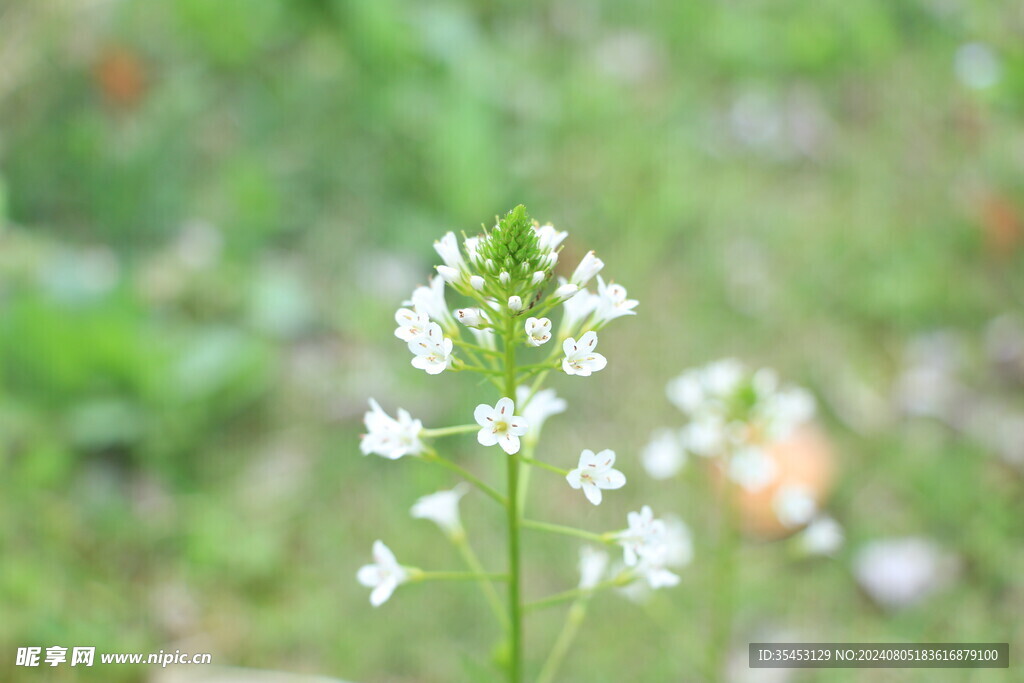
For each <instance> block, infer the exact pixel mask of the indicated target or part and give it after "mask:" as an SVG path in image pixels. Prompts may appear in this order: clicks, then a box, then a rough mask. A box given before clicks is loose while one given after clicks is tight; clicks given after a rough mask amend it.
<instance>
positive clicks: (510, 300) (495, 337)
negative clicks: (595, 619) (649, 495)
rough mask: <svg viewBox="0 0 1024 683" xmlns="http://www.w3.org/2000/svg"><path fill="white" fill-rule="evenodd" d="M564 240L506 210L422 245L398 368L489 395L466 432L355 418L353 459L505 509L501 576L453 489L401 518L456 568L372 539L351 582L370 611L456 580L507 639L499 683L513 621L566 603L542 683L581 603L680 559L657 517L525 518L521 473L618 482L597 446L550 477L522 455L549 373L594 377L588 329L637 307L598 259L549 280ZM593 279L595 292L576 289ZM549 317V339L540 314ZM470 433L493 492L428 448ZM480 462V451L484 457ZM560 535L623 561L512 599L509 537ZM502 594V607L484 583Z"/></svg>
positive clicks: (658, 578) (543, 404) (662, 571)
mask: <svg viewBox="0 0 1024 683" xmlns="http://www.w3.org/2000/svg"><path fill="white" fill-rule="evenodd" d="M566 237H567V233H566V232H563V231H558V230H556V229H555V228H554V227H553V226H551V225H539V224H538V223H537V222H535V221H533V220H531V219H530V217H529V216H528V215H527V213H526V210H525V209H524V208H523V207H522V206H518V207H516V208H515V209H513V210H512V211H510V212H509V213H508V214H506V215H505V216H504V217H503V218H501V219H500V220H499V221H498V222H497V224H496V225H495V226H494V227H493V228H491V229H490V230H485V231H484V233H483V234H480V235H476V236H472V237H464V239H463V240H462V241H461V248H460V244H459V240H458V239H457V238H456V236H455V234H454V233H451V232H449V233H447V234H446V235H445V236H444V237H442V238H441V239H440V240H438V241H437V242H435V244H434V248H435V250H436V251H437V253H438V255H439V256H440V258H441V261H442V262H443V263H442V264H440V265H438V266H437V273H438V277H435V278H433V279H432V280H431V281H430V283H429V284H428V285H426V286H422V287H418V288H417V289H416V290H415V291H414V292H413V294H412V297H411V298H410V300H409V301H407V302H405V303H404V304H403V306H402V307H401V308H399V309H398V311H397V312H396V314H395V322H396V323H397V325H398V327H397V328H396V329H395V336H396V337H398V338H399V339H400V340H402V341H404V342H405V343H406V344H407V346H408V348H409V351H410V352H411V353H412V354H413V357H412V359H411V364H412V366H413V367H414V368H416V369H419V370H423V371H424V372H426V373H428V374H430V375H440V374H442V373H445V372H471V373H475V374H478V375H481V376H482V377H483V378H484V380H483V381H484V382H485V383H489V384H490V385H491V387H493V391H492V392H491V393H490V395H489V396H487V397H486V400H485V401H484V402H481V403H480V405H478V406H477V408H476V410H475V411H474V412H473V422H472V423H470V424H465V425H457V426H452V427H442V428H435V429H426V428H424V427H423V425H422V423H421V422H420V421H419V420H416V419H413V418H412V416H411V415H410V414H409V413H408V412H406V411H405V410H401V409H399V410H398V413H397V418H393V417H391V416H390V415H388V414H387V413H385V412H384V411H383V410H382V409H381V407H380V406H379V405H378V404H377V402H376V401H373V400H372V399H371V401H370V406H371V410H370V411H369V412H367V413H366V417H365V424H366V434H364V435H363V437H362V442H361V444H360V447H361V450H362V452H363V453H364V454H371V453H373V454H377V455H380V456H382V457H384V458H387V459H391V460H398V459H401V458H419V459H421V460H424V461H427V462H431V463H436V464H438V465H441V466H443V467H446V468H448V469H449V470H451V471H453V472H454V473H455V474H457V475H458V476H460V477H461V478H462V479H464V480H465V482H468V484H471V485H473V486H475V487H476V488H477V489H478V490H479V491H480V492H482V493H483V494H484V495H486V496H487V497H489V498H490V499H492V500H493V501H494V502H496V503H498V504H499V505H501V506H503V507H504V508H505V519H506V532H507V540H508V559H507V567H506V568H505V569H504V570H503V571H499V572H488V571H486V570H485V569H484V567H483V565H482V563H481V562H480V560H479V558H478V557H477V555H476V554H475V553H474V551H473V550H472V548H471V546H470V543H469V541H468V539H467V535H466V532H465V530H464V528H463V526H462V523H461V521H460V518H459V503H460V500H461V498H462V497H463V495H465V494H466V492H467V490H468V489H467V485H466V484H460V485H458V486H457V487H456V488H454V489H452V490H450V491H440V492H437V493H433V494H430V495H428V496H425V497H423V498H421V499H420V500H419V501H417V502H416V504H415V505H414V506H413V509H412V514H413V516H414V517H419V518H425V519H429V520H432V521H434V522H435V523H436V524H437V525H438V527H439V528H440V529H441V530H442V531H443V532H444V533H445V535H446V536H447V537H448V539H449V540H450V541H451V542H452V543H453V544H454V545H455V546H456V547H457V548H458V550H459V551H460V553H461V555H462V557H463V559H464V560H465V562H466V565H467V569H468V571H459V572H450V571H443V572H440V571H424V570H422V569H419V568H417V567H412V566H407V565H403V564H400V563H399V562H398V560H397V559H396V557H395V555H394V554H393V553H392V552H391V550H390V549H389V548H388V547H387V546H386V545H384V543H383V542H381V541H377V542H376V543H375V544H374V549H373V556H374V560H375V561H374V563H373V564H370V565H366V566H365V567H363V568H362V569H360V570H359V572H358V579H359V581H360V582H361V583H363V584H364V585H366V586H367V587H371V588H372V589H373V591H372V593H371V596H370V601H371V603H372V604H373V605H374V606H379V605H381V604H383V603H384V602H385V601H387V600H388V598H390V597H391V595H392V593H393V592H394V591H395V589H396V588H398V587H399V586H400V585H402V584H406V583H413V582H420V581H428V580H441V579H465V580H470V581H475V582H477V583H479V585H480V586H481V589H482V591H483V593H484V596H485V598H486V599H487V601H488V602H489V603H490V606H491V608H492V609H493V611H494V613H495V615H496V617H497V620H498V622H499V625H500V627H501V628H502V629H503V630H504V632H505V634H506V641H505V642H506V643H507V647H506V648H504V650H505V651H506V652H507V657H506V661H504V662H503V663H504V665H505V666H506V668H507V672H508V678H509V680H511V681H519V680H521V678H522V676H523V667H524V644H523V615H524V613H526V612H528V611H533V610H536V609H540V608H542V607H547V606H550V605H557V604H560V603H563V602H572V607H571V609H570V610H569V613H568V617H567V621H566V626H565V628H564V629H563V632H562V636H561V637H560V638H559V639H558V640H557V641H556V643H555V646H554V648H553V651H552V653H551V655H550V656H549V658H548V659H547V661H546V663H545V664H544V666H543V668H542V669H541V670H540V680H551V679H552V678H553V677H554V675H555V673H556V671H557V668H558V666H559V664H560V662H561V660H562V659H563V658H564V656H565V654H566V652H567V649H568V647H569V644H570V642H571V640H572V638H573V636H574V634H575V632H576V629H577V627H578V625H579V622H580V621H581V620H582V617H583V615H584V613H585V609H586V605H587V603H588V601H589V599H590V597H591V596H592V595H593V594H594V593H595V592H597V591H599V590H602V589H607V588H612V587H625V586H628V585H630V584H633V583H634V582H640V581H643V582H645V583H646V584H647V585H648V586H649V587H651V588H659V587H664V586H671V585H674V584H675V583H677V582H678V577H677V576H676V575H675V574H674V573H673V572H672V571H671V570H670V569H669V567H670V566H678V565H679V564H680V563H681V559H682V561H685V559H686V558H688V552H682V553H680V552H679V551H678V548H677V547H675V546H677V545H678V542H677V540H678V539H679V534H673V533H670V532H669V528H668V527H666V524H665V522H664V521H662V520H659V519H656V518H654V516H653V513H652V511H651V509H650V507H648V506H644V507H643V509H642V510H641V511H640V512H633V513H630V514H629V518H628V528H627V529H625V530H623V531H610V532H605V533H593V532H590V531H586V530H582V529H577V528H574V527H569V526H562V525H558V524H552V523H548V522H543V521H539V520H535V519H531V518H528V517H526V515H525V510H524V508H525V500H526V497H525V495H524V494H525V489H526V486H527V483H528V479H529V478H528V476H527V475H528V473H529V471H530V469H531V468H540V469H543V470H545V471H551V472H554V473H557V474H559V475H560V476H562V477H564V478H565V480H566V482H567V484H568V486H571V487H572V488H573V489H578V490H581V491H582V493H583V494H584V496H585V498H586V500H587V501H589V502H590V503H591V504H593V505H599V504H600V503H601V501H602V499H603V496H604V492H607V491H614V490H616V489H620V488H622V487H623V486H624V485H625V484H626V477H625V475H624V474H623V473H622V472H620V471H619V470H618V469H616V468H615V465H616V462H615V453H614V452H613V451H611V450H609V449H603V450H597V451H596V452H595V450H591V449H589V448H584V449H582V451H581V453H580V455H579V457H578V461H577V462H576V466H575V467H574V468H573V469H571V470H568V469H563V468H562V467H559V466H557V465H555V464H552V463H548V462H542V461H540V460H537V459H536V458H534V451H535V449H536V446H537V441H538V439H539V437H540V433H541V427H542V425H543V423H544V422H545V420H546V419H547V418H549V417H551V416H552V415H555V414H557V413H561V412H563V411H565V410H566V407H567V406H566V403H565V401H563V400H562V399H560V398H558V397H557V395H556V394H555V392H554V391H553V390H551V389H544V388H542V387H543V385H544V382H545V380H546V379H547V378H548V377H549V375H550V374H551V373H552V372H557V371H559V370H561V371H562V372H563V373H564V374H566V375H569V376H575V377H590V376H591V375H593V374H594V373H597V372H600V371H601V370H603V369H604V368H605V367H606V366H607V364H608V361H607V359H606V358H605V357H604V356H603V355H601V354H600V353H598V352H597V350H596V349H597V345H598V332H599V331H601V330H603V329H604V327H605V326H606V325H607V324H608V323H609V322H611V321H612V320H615V319H616V318H620V317H623V316H629V315H635V311H634V310H633V309H634V308H636V306H637V302H636V301H635V300H633V299H629V298H628V296H627V292H626V289H625V288H624V287H623V286H622V285H619V284H615V283H611V282H609V283H606V282H605V281H604V280H603V279H602V278H601V276H600V275H599V273H600V272H601V270H602V269H603V268H604V263H603V262H602V261H601V259H599V258H598V257H597V256H596V255H595V254H594V252H592V251H591V252H588V253H587V254H586V255H585V256H584V257H583V259H582V261H581V262H580V263H579V265H578V266H577V267H576V268H575V269H574V270H573V272H572V274H571V275H570V276H569V277H568V278H556V276H555V266H556V264H557V263H558V260H559V254H560V253H561V244H562V242H563V241H564V240H565V239H566ZM595 279H596V283H597V291H596V292H591V291H590V290H588V289H587V286H588V284H590V282H591V281H593V280H595ZM448 293H454V294H456V295H458V296H460V297H462V298H463V299H465V300H467V303H466V305H465V306H463V307H461V308H455V309H454V310H453V309H452V308H450V307H449V304H448V301H447V294H448ZM558 309H561V310H562V316H561V323H560V325H559V326H558V327H557V333H555V332H553V330H554V329H555V328H554V327H553V326H552V321H551V320H550V318H548V317H547V316H549V315H553V314H554V313H555V311H557V310H558ZM527 353H532V354H539V356H540V358H539V360H538V361H533V362H525V363H524V362H523V359H524V357H525V354H527ZM470 433H475V434H476V438H477V441H478V443H479V444H480V445H481V446H483V447H484V448H487V449H489V450H490V449H491V448H492V447H494V446H497V447H498V449H500V451H499V452H498V453H496V454H495V455H500V456H502V457H503V458H504V459H505V461H506V482H505V487H504V490H503V491H500V490H499V489H498V488H497V487H495V486H492V485H490V484H488V483H486V482H485V481H483V480H482V479H481V478H479V477H477V476H476V475H475V474H473V473H472V472H471V471H470V470H468V469H466V468H464V467H462V466H461V465H459V464H457V463H455V462H453V461H452V460H451V459H449V458H447V457H445V456H443V455H441V453H440V452H439V451H438V449H437V448H435V446H434V445H433V443H434V441H436V440H437V439H440V438H442V437H448V436H454V435H459V434H470ZM490 452H491V453H493V450H490ZM523 529H531V530H536V531H540V532H547V533H555V534H563V535H568V536H572V537H576V538H581V539H584V540H587V541H590V542H592V543H596V544H599V545H620V546H621V547H622V549H623V562H622V563H621V566H620V567H619V568H618V569H616V570H614V571H609V569H608V564H609V563H608V556H607V554H606V553H605V552H603V551H601V550H598V549H595V548H593V547H591V546H585V547H584V548H583V550H582V551H581V560H580V571H581V579H580V583H579V585H578V586H577V587H575V588H573V589H570V590H566V591H564V592H562V593H558V594H555V595H552V596H548V597H546V598H541V599H539V600H535V601H532V602H525V601H524V599H523V586H522V571H521V556H522V544H521V538H520V537H521V531H522V530H523ZM501 583H503V584H506V586H507V591H506V593H507V595H506V599H505V600H504V604H503V601H502V600H501V596H500V595H499V591H498V590H497V588H496V587H495V584H501Z"/></svg>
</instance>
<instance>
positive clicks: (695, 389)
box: [665, 370, 704, 415]
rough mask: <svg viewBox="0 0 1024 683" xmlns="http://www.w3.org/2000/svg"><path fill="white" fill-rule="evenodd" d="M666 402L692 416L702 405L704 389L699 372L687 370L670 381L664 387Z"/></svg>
mask: <svg viewBox="0 0 1024 683" xmlns="http://www.w3.org/2000/svg"><path fill="white" fill-rule="evenodd" d="M665 393H666V394H667V395H668V400H669V401H671V402H672V403H674V404H675V406H676V407H677V408H679V410H681V411H683V412H684V413H686V414H687V415H693V414H694V413H696V412H697V411H698V410H699V409H700V408H701V405H702V404H703V403H704V387H703V386H702V384H701V381H700V374H699V371H696V370H689V371H687V372H684V373H683V374H681V375H679V376H678V377H676V378H675V379H673V380H671V381H670V382H669V383H668V385H667V386H666V387H665Z"/></svg>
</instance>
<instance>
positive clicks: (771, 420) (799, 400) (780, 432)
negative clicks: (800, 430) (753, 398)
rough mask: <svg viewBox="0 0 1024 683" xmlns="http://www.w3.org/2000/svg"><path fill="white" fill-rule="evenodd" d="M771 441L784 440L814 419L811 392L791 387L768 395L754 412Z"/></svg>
mask: <svg viewBox="0 0 1024 683" xmlns="http://www.w3.org/2000/svg"><path fill="white" fill-rule="evenodd" d="M754 412H755V419H760V420H761V421H763V423H764V425H765V431H766V432H767V434H768V437H769V438H771V439H784V438H786V437H787V436H789V435H790V434H791V433H792V432H793V430H794V429H796V428H797V427H799V426H800V425H802V424H804V423H806V422H808V421H810V419H811V418H812V417H814V397H813V396H811V393H810V392H809V391H806V390H804V389H800V388H798V387H789V388H787V389H782V390H780V391H775V392H773V393H770V394H768V395H766V396H765V397H764V398H763V399H761V400H760V402H759V403H758V405H757V407H756V408H755V410H754Z"/></svg>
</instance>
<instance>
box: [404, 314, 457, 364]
mask: <svg viewBox="0 0 1024 683" xmlns="http://www.w3.org/2000/svg"><path fill="white" fill-rule="evenodd" d="M452 348H453V342H452V340H451V339H449V338H448V337H445V336H444V334H443V333H442V332H441V327H440V326H439V325H438V324H437V323H430V324H429V325H427V331H426V333H425V334H421V335H419V336H417V337H413V338H412V339H410V340H409V350H410V351H412V352H413V354H414V357H413V359H412V366H413V367H414V368H416V369H418V370H423V371H425V372H426V373H427V374H428V375H439V374H441V373H442V372H444V371H445V370H446V369H447V368H449V367H451V364H452Z"/></svg>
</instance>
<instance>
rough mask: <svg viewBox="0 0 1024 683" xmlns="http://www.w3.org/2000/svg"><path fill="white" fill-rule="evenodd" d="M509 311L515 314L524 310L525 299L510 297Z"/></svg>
mask: <svg viewBox="0 0 1024 683" xmlns="http://www.w3.org/2000/svg"><path fill="white" fill-rule="evenodd" d="M508 310H510V311H512V312H513V313H518V312H519V311H521V310H523V298H522V297H520V296H510V297H509V298H508Z"/></svg>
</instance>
